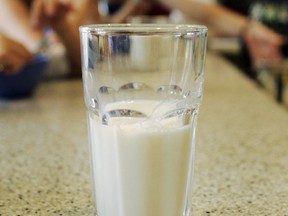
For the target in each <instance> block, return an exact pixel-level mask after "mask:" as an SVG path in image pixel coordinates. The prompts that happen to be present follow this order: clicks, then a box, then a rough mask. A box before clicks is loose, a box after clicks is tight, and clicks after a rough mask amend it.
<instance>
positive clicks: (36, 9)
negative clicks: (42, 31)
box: [31, 0, 44, 28]
mask: <svg viewBox="0 0 288 216" xmlns="http://www.w3.org/2000/svg"><path fill="white" fill-rule="evenodd" d="M31 23H32V26H33V27H34V28H41V27H42V26H43V25H44V4H43V1H42V0H35V1H33V3H32V9H31Z"/></svg>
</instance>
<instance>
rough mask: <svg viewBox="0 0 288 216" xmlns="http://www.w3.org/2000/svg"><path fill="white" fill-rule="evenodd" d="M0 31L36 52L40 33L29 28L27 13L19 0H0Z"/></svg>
mask: <svg viewBox="0 0 288 216" xmlns="http://www.w3.org/2000/svg"><path fill="white" fill-rule="evenodd" d="M0 29H1V30H2V31H3V32H5V33H6V34H7V35H9V36H10V37H12V38H14V39H16V40H19V41H21V42H23V43H24V44H25V45H26V46H27V47H29V49H30V50H31V51H32V50H33V51H36V50H35V49H36V48H37V45H38V40H39V39H40V38H41V37H42V32H41V31H39V30H35V29H33V28H32V27H31V23H30V16H29V11H28V9H27V8H26V6H25V5H24V4H23V2H22V1H21V0H13V1H11V0H0Z"/></svg>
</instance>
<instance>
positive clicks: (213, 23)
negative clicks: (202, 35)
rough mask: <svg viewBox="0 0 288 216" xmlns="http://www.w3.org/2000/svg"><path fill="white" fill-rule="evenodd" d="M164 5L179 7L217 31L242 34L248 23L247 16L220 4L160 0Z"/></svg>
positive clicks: (229, 34)
mask: <svg viewBox="0 0 288 216" xmlns="http://www.w3.org/2000/svg"><path fill="white" fill-rule="evenodd" d="M160 2H162V3H163V4H164V5H166V6H168V7H170V8H174V9H178V10H180V11H182V12H183V13H184V14H185V15H187V16H188V17H190V18H192V19H196V20H198V21H200V22H202V23H203V24H206V25H209V26H210V27H211V28H213V29H215V30H216V32H217V33H219V34H223V35H227V36H240V34H241V31H242V29H243V28H245V26H246V25H247V23H248V19H247V18H246V17H245V16H242V15H240V14H237V13H234V12H233V11H230V10H229V9H226V8H225V7H223V6H221V5H219V4H207V3H200V2H197V1H192V0H160Z"/></svg>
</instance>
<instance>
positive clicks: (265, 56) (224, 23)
mask: <svg viewBox="0 0 288 216" xmlns="http://www.w3.org/2000/svg"><path fill="white" fill-rule="evenodd" d="M34 1H35V7H34V13H33V14H34V16H33V17H34V21H36V22H38V23H39V22H40V23H41V22H43V20H45V21H47V20H48V21H50V22H52V26H53V21H54V23H55V24H56V26H55V27H54V28H55V29H57V28H58V31H59V32H60V33H61V31H62V33H61V34H62V35H64V36H65V33H67V32H69V27H68V30H66V28H67V26H69V24H68V25H67V23H65V22H64V23H63V21H61V20H62V19H60V18H61V17H62V16H61V15H62V14H65V13H64V12H67V8H69V7H68V6H69V4H71V1H73V0H66V1H64V0H62V1H61V0H34ZM86 1H87V3H88V4H91V5H92V4H93V3H94V4H95V2H98V1H96V0H95V1H92V0H86ZM155 2H157V3H160V4H162V5H163V6H164V7H166V8H167V9H168V10H174V9H177V10H180V11H181V12H182V13H183V14H185V15H186V16H188V17H190V18H192V19H195V20H198V21H200V22H202V23H204V24H206V25H209V26H210V27H211V28H213V29H215V31H216V32H218V33H219V34H221V35H225V36H234V37H239V38H241V39H242V40H243V41H244V42H245V44H247V47H248V50H249V55H250V58H251V61H252V63H251V67H252V68H254V71H255V70H256V69H257V68H258V67H261V65H262V64H263V62H265V64H268V65H270V64H278V63H280V62H281V61H282V58H283V56H282V53H281V50H280V49H281V46H282V45H283V43H284V38H283V36H281V35H280V34H279V33H277V32H275V31H274V30H272V29H271V28H268V27H267V26H265V25H263V24H262V23H261V22H259V21H257V20H255V21H253V20H251V19H250V18H249V17H248V16H247V15H245V14H241V13H238V12H235V11H233V10H231V9H229V8H227V7H225V6H223V5H221V4H220V3H215V4H211V3H203V2H200V1H196V0H194V1H193V0H158V1H156V0H129V1H126V2H125V3H124V5H123V6H122V7H121V8H120V9H118V10H117V11H116V12H114V14H113V16H111V17H109V19H108V20H106V22H108V23H119V22H125V21H126V20H127V18H128V17H130V16H131V15H138V14H143V13H144V14H145V13H147V12H148V11H149V10H150V9H151V8H152V9H153V7H151V4H153V3H155ZM245 2H246V1H245ZM88 4H87V5H88ZM70 12H71V10H70ZM98 18H99V17H98ZM55 20H57V22H55ZM95 21H96V23H97V22H99V21H100V22H101V19H96V20H95ZM57 25H60V26H61V27H60V28H59V27H57ZM78 25H80V23H79V22H78ZM56 31H57V30H56ZM76 32H77V33H76ZM73 33H74V34H75V35H74V34H72V32H71V34H66V35H69V36H70V37H69V36H68V38H67V36H66V38H67V41H66V43H67V45H68V42H69V44H74V45H75V44H76V43H75V41H77V44H79V36H78V37H77V35H79V33H78V29H77V31H73ZM61 34H60V35H61ZM72 35H73V37H72ZM64 38H65V37H64ZM74 39H76V40H74ZM72 53H73V55H75V57H76V58H75V61H77V58H78V60H79V62H78V63H79V64H80V50H79V46H74V51H73V52H72Z"/></svg>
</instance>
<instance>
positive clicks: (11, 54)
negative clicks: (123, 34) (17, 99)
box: [0, 0, 288, 106]
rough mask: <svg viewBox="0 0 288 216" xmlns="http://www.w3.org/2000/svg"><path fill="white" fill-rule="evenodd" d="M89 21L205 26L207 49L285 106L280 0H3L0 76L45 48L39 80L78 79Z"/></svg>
mask: <svg viewBox="0 0 288 216" xmlns="http://www.w3.org/2000/svg"><path fill="white" fill-rule="evenodd" d="M92 23H93V24H99V23H159V24H161V23H178V24H181V23H182V24H204V25H207V26H208V27H209V40H208V50H209V51H213V52H217V53H219V55H222V56H223V57H224V58H226V59H228V60H229V61H230V62H231V63H232V64H234V65H235V66H236V67H238V68H239V69H240V70H241V71H242V72H243V74H244V75H245V76H247V77H248V78H249V79H251V81H253V82H255V84H256V85H257V86H258V87H259V88H262V89H263V91H265V92H266V93H267V94H269V95H270V96H271V98H272V99H273V100H275V101H276V102H277V103H279V104H282V105H284V106H288V89H287V88H286V85H287V82H288V81H287V80H288V78H287V77H288V75H287V73H288V72H287V67H288V61H287V52H288V51H287V41H288V40H287V34H288V33H287V32H288V3H287V1H285V0H278V1H273V0H254V1H248V0H243V1H240V2H239V1H233V0H205V1H204V0H202V1H199V0H198V1H197V0H178V1H177V0H159V1H157V0H99V1H97V0H83V1H77V0H65V1H63V0H53V1H52V0H51V1H45V0H1V1H0V71H1V72H3V73H1V74H5V75H7V74H9V78H10V79H11V74H12V75H13V76H16V75H17V74H19V71H21V69H23V67H24V66H27V65H29V64H31V63H33V59H34V57H35V56H37V55H39V54H45V55H46V56H47V57H48V59H47V61H48V63H47V65H46V64H45V67H43V77H44V78H43V79H45V80H51V79H52V80H53V79H63V78H64V79H66V78H79V77H81V59H80V45H79V44H80V42H79V32H78V28H79V26H80V25H84V24H92ZM34 63H35V60H34ZM41 70H42V69H41ZM216 70H217V69H216ZM36 73H37V72H36ZM215 73H217V71H215ZM29 76H31V75H29ZM32 76H33V75H32ZM41 77H42V75H41ZM21 79H22V78H21ZM35 82H39V79H37V80H36V81H35ZM13 85H14V84H13ZM35 85H36V84H34V86H35ZM33 88H34V87H33ZM9 91H10V90H9ZM19 91H21V90H19Z"/></svg>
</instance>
